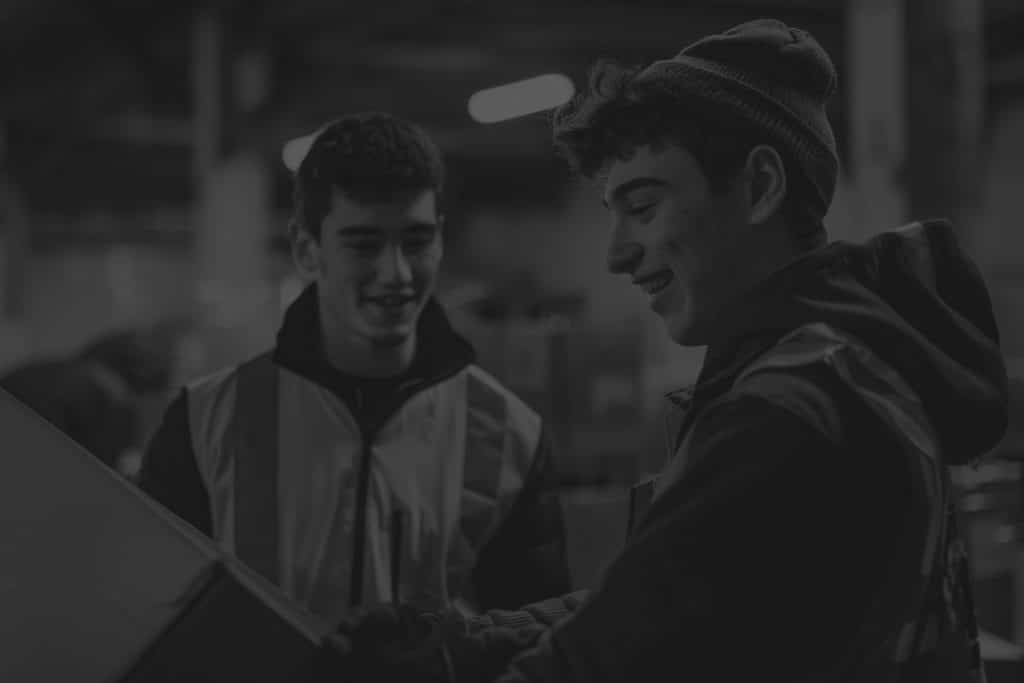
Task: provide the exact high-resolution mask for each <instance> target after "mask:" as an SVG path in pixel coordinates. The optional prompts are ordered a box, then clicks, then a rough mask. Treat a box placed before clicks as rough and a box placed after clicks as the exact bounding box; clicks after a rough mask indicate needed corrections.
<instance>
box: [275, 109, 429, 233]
mask: <svg viewBox="0 0 1024 683" xmlns="http://www.w3.org/2000/svg"><path fill="white" fill-rule="evenodd" d="M443 186H444V162H443V160H442V157H441V152H440V150H439V149H438V147H437V145H435V144H434V142H433V140H431V139H430V137H429V136H428V135H427V133H426V132H425V131H424V130H423V129H422V128H420V127H419V126H417V125H415V124H413V123H411V122H409V121H405V120H403V119H400V118H398V117H396V116H393V115H391V114H386V113H379V112H367V113H361V114H351V115H349V116H345V117H342V118H339V119H337V120H335V121H332V122H331V123H330V124H328V125H327V126H326V127H324V128H323V129H322V130H321V131H320V132H319V133H318V134H317V136H316V139H315V140H314V141H313V144H312V145H311V146H310V149H309V152H308V153H307V154H306V156H305V158H304V159H303V160H302V163H301V164H300V165H299V168H298V170H297V171H296V173H295V179H294V193H293V200H294V213H293V218H292V220H293V222H294V223H295V224H297V225H298V226H299V227H301V228H303V229H305V230H307V231H308V232H309V233H310V234H312V235H313V236H314V237H316V238H317V239H319V238H320V225H321V223H322V221H323V219H324V216H326V215H327V214H328V213H329V212H330V210H331V200H332V197H333V196H334V193H335V192H336V191H337V192H341V193H342V194H344V195H345V196H346V197H348V198H349V199H352V200H353V201H356V202H360V203H366V204H371V203H378V202H388V201H391V200H393V199H396V198H399V197H402V196H404V195H407V194H409V193H411V192H416V191H423V190H433V191H434V192H435V193H436V194H437V196H438V201H440V199H441V193H442V190H443Z"/></svg>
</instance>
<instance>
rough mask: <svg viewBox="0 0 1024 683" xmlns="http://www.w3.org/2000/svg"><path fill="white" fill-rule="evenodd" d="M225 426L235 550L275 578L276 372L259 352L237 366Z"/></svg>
mask: <svg viewBox="0 0 1024 683" xmlns="http://www.w3.org/2000/svg"><path fill="white" fill-rule="evenodd" d="M235 391H236V396H235V410H234V413H233V416H232V421H231V424H230V425H229V427H228V429H229V432H228V433H229V435H230V438H229V442H230V443H231V444H232V448H234V449H236V450H235V453H234V454H233V455H234V458H233V460H234V468H235V469H234V489H235V501H234V515H235V525H234V526H235V554H236V555H237V556H238V558H239V559H240V560H242V562H244V563H245V564H247V565H248V566H250V567H251V568H253V569H255V570H256V571H257V572H259V573H260V574H262V575H263V576H264V577H266V578H267V579H269V580H270V581H273V582H274V583H277V582H278V578H279V569H280V567H279V560H278V556H279V553H278V531H279V530H278V495H277V485H278V453H277V450H278V448H277V441H278V438H277V437H278V434H277V432H278V419H279V418H278V409H277V407H278V406H277V404H278V372H277V366H275V365H274V362H273V360H272V358H271V354H270V353H269V352H268V353H264V354H262V355H259V356H256V357H255V358H253V359H251V360H248V361H246V362H245V363H243V364H242V365H240V366H239V368H238V379H237V383H236V389H235Z"/></svg>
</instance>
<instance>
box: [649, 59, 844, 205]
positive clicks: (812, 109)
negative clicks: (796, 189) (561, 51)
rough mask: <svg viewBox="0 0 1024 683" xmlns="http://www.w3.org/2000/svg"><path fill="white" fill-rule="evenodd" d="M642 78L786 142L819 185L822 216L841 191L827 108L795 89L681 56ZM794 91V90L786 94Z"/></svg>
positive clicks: (699, 106) (807, 176)
mask: <svg viewBox="0 0 1024 683" xmlns="http://www.w3.org/2000/svg"><path fill="white" fill-rule="evenodd" d="M637 83H644V84H647V85H650V86H655V87H657V88H660V89H662V90H664V91H665V92H666V93H668V94H671V95H672V96H673V97H675V98H678V99H680V100H682V101H684V102H686V101H689V102H691V103H692V104H693V106H694V107H695V108H697V109H699V110H701V111H704V112H707V113H711V114H715V115H725V116H730V117H734V118H737V117H738V118H739V119H740V120H742V121H746V122H748V123H749V124H750V125H751V126H753V127H755V128H757V129H760V130H762V131H764V132H765V134H766V135H767V136H768V137H769V139H770V140H772V141H774V142H776V143H777V144H779V145H781V146H782V147H784V149H785V151H787V152H788V153H789V154H790V155H792V157H793V160H794V161H795V162H796V164H797V165H798V166H799V169H800V171H801V172H802V175H803V176H804V178H805V179H806V180H807V181H808V182H809V183H810V185H811V187H813V188H814V190H815V195H816V196H815V197H814V198H813V199H814V200H815V204H816V205H817V207H816V208H817V212H816V213H818V214H819V215H818V216H817V218H818V219H819V220H820V218H822V217H824V215H825V213H827V211H828V207H829V205H830V204H831V201H832V196H833V194H834V192H835V179H836V176H837V174H838V168H839V159H838V157H837V155H836V152H835V139H834V136H833V135H832V132H831V126H830V125H829V123H828V119H827V117H826V114H825V110H824V107H823V106H821V104H820V103H817V102H814V101H813V100H812V99H811V98H809V97H800V95H799V93H798V92H796V91H793V90H791V89H782V88H777V89H774V90H773V89H769V88H766V87H765V85H764V84H763V83H761V82H759V81H755V79H754V78H753V77H752V76H750V75H747V74H745V73H743V72H740V71H738V70H736V69H730V68H728V67H727V66H725V65H722V64H718V63H715V62H708V61H706V60H703V59H700V58H695V57H691V56H688V55H680V56H678V57H676V58H674V59H671V60H662V61H659V62H655V63H653V64H651V65H650V66H648V67H647V68H646V69H645V70H644V71H643V72H641V73H640V74H639V76H638V77H637ZM786 93H789V94H786Z"/></svg>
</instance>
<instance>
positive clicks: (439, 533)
mask: <svg viewBox="0 0 1024 683" xmlns="http://www.w3.org/2000/svg"><path fill="white" fill-rule="evenodd" d="M443 175H444V170H443V165H442V159H441V155H440V153H439V151H438V149H437V148H436V147H435V145H434V144H433V142H432V141H431V140H430V139H429V138H428V137H427V135H426V134H425V133H424V132H423V131H422V130H421V129H420V128H419V127H417V126H415V125H414V124H411V123H409V122H406V121H403V120H401V119H398V118H396V117H393V116H390V115H386V114H378V113H367V114H358V115H351V116H346V117H344V118H341V119H339V120H337V121H334V122H332V123H331V124H329V125H327V126H326V127H324V128H323V129H321V131H320V132H319V133H317V134H316V136H315V138H314V139H313V142H312V144H311V146H310V148H309V151H308V153H307V154H306V156H305V158H304V159H303V160H302V162H301V164H300V165H299V166H298V168H297V170H296V173H295V178H294V181H295V191H294V200H295V207H294V219H293V224H292V228H291V242H292V248H293V253H294V258H295V262H296V264H297V265H298V268H299V270H300V271H301V273H302V275H304V276H305V277H306V278H308V280H309V281H310V284H309V286H308V288H307V289H306V290H305V291H304V292H303V293H302V294H301V295H300V296H299V297H298V299H297V300H296V301H295V302H294V303H293V304H292V305H291V306H290V307H289V308H288V310H287V312H286V313H285V316H284V322H283V325H282V327H281V329H280V331H279V333H278V337H277V344H276V346H275V347H274V348H273V349H272V350H271V351H269V352H267V353H265V354H262V355H260V356H258V357H256V358H253V359H251V360H249V361H247V362H244V363H242V364H240V365H239V366H237V367H229V368H226V369H224V370H222V371H220V372H218V373H216V374H214V375H212V376H209V377H205V378H203V379H200V380H197V381H195V382H192V383H191V384H189V385H188V386H187V387H185V388H184V389H183V390H182V391H181V393H180V394H179V395H178V396H177V398H176V399H175V400H174V402H173V403H172V404H171V405H170V406H169V408H168V410H167V413H166V415H165V417H164V421H163V424H162V425H161V426H160V428H159V429H158V431H157V432H156V434H155V435H154V437H153V439H152V441H151V443H150V445H149V448H148V452H147V454H146V457H145V461H144V465H143V468H142V471H141V474H140V485H141V487H142V488H143V490H145V491H147V492H148V493H149V494H151V495H152V496H153V497H154V498H156V499H157V500H158V501H160V502H162V503H163V504H165V505H166V506H167V507H169V508H170V509H171V510H172V511H174V512H176V513H177V514H178V515H180V516H181V517H183V518H184V519H185V520H187V521H189V522H191V523H192V524H193V525H194V526H196V527H197V528H199V529H200V530H202V531H204V532H205V533H207V534H209V535H210V536H212V537H213V538H214V539H216V540H217V541H218V542H219V543H220V544H221V545H222V546H223V547H224V548H225V549H227V550H228V551H230V552H232V553H234V554H236V555H237V556H238V557H240V559H242V560H243V561H244V562H246V563H247V564H249V565H250V566H252V567H253V568H254V569H256V570H258V571H259V572H260V573H262V574H263V575H264V576H266V577H267V578H269V579H270V580H272V581H274V582H275V583H276V584H278V585H279V586H280V587H281V588H282V589H283V590H284V592H285V593H286V594H287V595H289V596H290V597H291V598H293V599H294V600H296V601H298V602H299V603H301V604H302V605H304V606H306V607H307V608H308V609H309V610H311V611H312V612H313V613H315V614H318V615H320V616H321V617H324V618H326V619H329V620H332V621H337V620H339V619H340V618H341V617H342V616H343V615H345V614H348V613H350V612H351V610H353V609H354V608H359V607H366V606H370V605H375V604H378V603H382V602H402V603H406V604H412V605H417V606H420V607H422V608H424V609H440V608H443V607H447V606H450V605H453V604H460V605H462V606H463V607H465V608H468V609H469V610H473V609H486V608H492V607H502V606H504V607H513V606H516V605H520V604H523V603H524V602H528V601H531V600H537V599H541V598H544V597H548V596H551V595H557V594H559V593H561V592H564V591H567V590H569V589H570V585H569V577H568V570H567V561H566V548H565V537H564V526H563V520H562V514H561V508H560V505H559V501H558V498H557V494H556V491H555V490H554V479H553V476H554V475H553V469H552V462H551V454H550V452H549V448H548V441H547V439H546V438H545V437H544V434H543V427H542V423H541V419H540V418H539V416H538V415H537V414H536V413H535V412H534V411H533V410H531V409H530V408H529V407H527V406H526V405H525V404H524V403H523V402H522V401H521V400H520V399H518V398H517V397H516V396H514V395H513V394H512V393H510V392H509V391H508V390H507V389H505V388H504V387H503V386H501V385H500V384H499V383H498V382H497V381H496V380H495V379H494V378H493V377H491V376H490V375H488V374H487V373H486V372H484V371H483V370H482V369H481V368H479V367H478V366H476V365H475V364H474V362H473V359H474V354H473V350H472V349H471V347H470V345H469V344H468V343H467V342H466V341H465V340H464V339H463V338H462V337H461V336H459V335H458V334H457V333H456V332H455V331H454V330H453V329H452V327H451V326H450V325H449V323H448V320H447V318H446V316H445V313H444V311H443V310H442V308H441V306H440V304H439V303H438V302H437V301H436V300H435V298H433V296H432V292H433V289H434V283H435V278H436V275H437V272H438V268H439V266H440V263H441V255H442V215H441V206H440V202H441V198H442V189H443Z"/></svg>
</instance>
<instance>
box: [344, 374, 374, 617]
mask: <svg viewBox="0 0 1024 683" xmlns="http://www.w3.org/2000/svg"><path fill="white" fill-rule="evenodd" d="M356 406H357V407H358V409H359V412H360V413H362V412H363V392H362V391H359V390H357V391H356ZM369 427H370V426H369V425H366V424H363V425H361V426H360V430H359V431H360V437H361V440H362V453H361V456H362V457H360V459H359V481H358V482H357V488H356V518H355V528H354V529H353V533H352V576H351V580H350V583H349V605H350V606H351V607H358V606H359V605H360V604H362V601H363V567H364V566H365V564H366V502H367V498H368V497H369V492H370V464H371V463H370V460H371V459H372V458H373V437H374V435H375V434H376V429H370V428H369Z"/></svg>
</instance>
